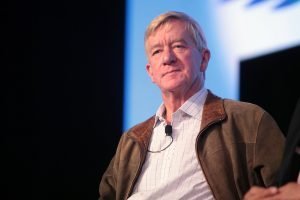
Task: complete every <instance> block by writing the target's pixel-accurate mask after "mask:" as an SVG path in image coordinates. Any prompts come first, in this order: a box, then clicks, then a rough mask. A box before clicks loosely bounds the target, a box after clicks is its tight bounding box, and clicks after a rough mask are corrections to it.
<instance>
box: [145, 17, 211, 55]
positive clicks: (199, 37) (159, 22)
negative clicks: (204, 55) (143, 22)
mask: <svg viewBox="0 0 300 200" xmlns="http://www.w3.org/2000/svg"><path fill="white" fill-rule="evenodd" d="M172 20H180V21H183V22H185V24H186V30H187V31H188V32H189V33H190V35H191V37H192V39H193V41H194V43H195V45H196V47H197V49H198V50H199V51H200V52H201V51H202V50H203V49H207V42H206V39H205V36H204V33H203V31H202V29H201V27H200V25H199V24H198V23H197V22H196V21H195V20H194V19H193V18H191V17H190V16H188V15H187V14H185V13H183V12H178V11H170V12H166V13H163V14H161V15H159V16H157V17H156V18H154V19H153V20H152V21H151V23H150V24H149V26H148V27H147V29H146V32H145V36H144V44H146V41H147V39H148V38H149V37H150V35H152V34H153V33H154V32H155V31H156V30H157V29H158V28H159V27H161V26H163V25H165V24H168V23H169V22H170V21H172Z"/></svg>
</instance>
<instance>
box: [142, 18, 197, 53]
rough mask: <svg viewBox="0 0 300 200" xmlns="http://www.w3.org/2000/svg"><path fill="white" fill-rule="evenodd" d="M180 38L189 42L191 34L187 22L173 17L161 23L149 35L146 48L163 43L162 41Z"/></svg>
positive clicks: (172, 40)
mask: <svg viewBox="0 0 300 200" xmlns="http://www.w3.org/2000/svg"><path fill="white" fill-rule="evenodd" d="M179 40H184V41H185V42H189V41H190V40H191V36H190V34H189V32H188V30H187V26H186V24H185V22H183V21H181V20H176V19H173V20H170V21H168V22H166V23H164V24H162V25H160V26H159V27H158V28H157V29H155V31H153V32H152V33H151V34H150V35H149V36H148V38H147V40H146V49H149V48H151V47H152V46H154V45H158V44H161V43H162V42H174V41H179Z"/></svg>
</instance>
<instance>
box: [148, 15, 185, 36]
mask: <svg viewBox="0 0 300 200" xmlns="http://www.w3.org/2000/svg"><path fill="white" fill-rule="evenodd" d="M170 32H172V34H173V32H176V33H178V34H183V33H185V32H187V28H186V23H185V22H184V21H182V20H178V19H170V20H168V21H166V22H165V23H163V24H161V25H160V26H158V27H157V28H156V29H155V30H154V31H153V32H152V33H151V34H150V35H149V36H148V39H149V38H150V37H152V38H153V37H157V36H160V35H162V34H164V33H165V34H166V33H170Z"/></svg>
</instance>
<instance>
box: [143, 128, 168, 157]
mask: <svg viewBox="0 0 300 200" xmlns="http://www.w3.org/2000/svg"><path fill="white" fill-rule="evenodd" d="M172 132H173V130H172V126H171V125H169V124H167V125H166V126H165V133H166V136H169V137H171V142H170V144H168V145H167V146H166V147H165V148H163V149H161V150H158V151H151V150H150V149H147V151H148V152H150V153H159V152H162V151H164V150H166V149H167V148H168V147H169V146H171V144H172V143H173V136H172Z"/></svg>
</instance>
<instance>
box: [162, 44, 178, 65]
mask: <svg viewBox="0 0 300 200" xmlns="http://www.w3.org/2000/svg"><path fill="white" fill-rule="evenodd" d="M176 59H177V58H176V55H175V54H174V52H173V51H172V49H169V48H168V49H166V50H165V51H164V54H163V64H164V65H170V64H173V63H175V62H176Z"/></svg>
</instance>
